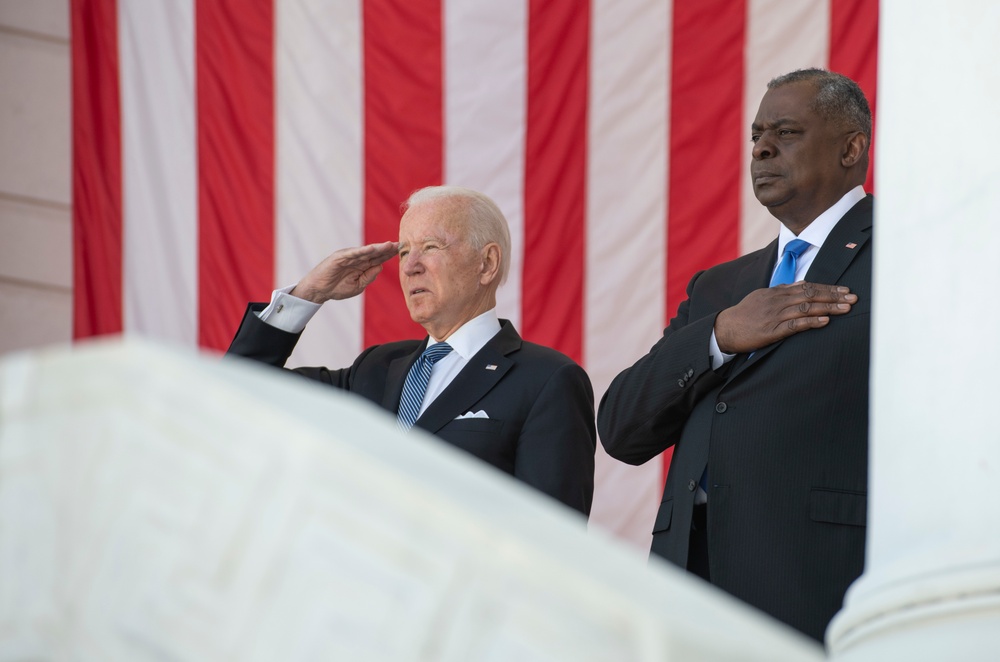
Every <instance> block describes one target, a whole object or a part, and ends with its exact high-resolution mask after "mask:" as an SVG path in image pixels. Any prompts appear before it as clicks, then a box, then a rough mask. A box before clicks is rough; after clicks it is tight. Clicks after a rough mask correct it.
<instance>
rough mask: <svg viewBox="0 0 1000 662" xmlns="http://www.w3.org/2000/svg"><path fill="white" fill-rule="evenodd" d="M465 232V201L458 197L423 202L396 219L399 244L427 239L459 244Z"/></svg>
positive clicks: (467, 224)
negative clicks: (457, 242) (397, 221)
mask: <svg viewBox="0 0 1000 662" xmlns="http://www.w3.org/2000/svg"><path fill="white" fill-rule="evenodd" d="M468 233H469V223H468V202H467V201H466V200H463V199H461V198H432V199H430V200H424V201H422V202H420V203H418V204H416V205H413V206H412V207H410V208H409V209H407V210H406V212H405V213H404V214H403V217H402V218H401V219H399V241H401V242H404V243H405V242H412V241H420V240H424V239H429V238H435V239H444V240H448V241H452V242H454V241H461V240H464V239H466V238H467V236H468Z"/></svg>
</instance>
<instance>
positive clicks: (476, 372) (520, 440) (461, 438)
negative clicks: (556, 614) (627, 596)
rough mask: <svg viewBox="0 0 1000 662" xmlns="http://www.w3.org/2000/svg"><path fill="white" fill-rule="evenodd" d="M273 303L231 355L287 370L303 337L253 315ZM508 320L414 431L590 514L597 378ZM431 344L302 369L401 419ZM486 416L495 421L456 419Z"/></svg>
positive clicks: (249, 323)
mask: <svg viewBox="0 0 1000 662" xmlns="http://www.w3.org/2000/svg"><path fill="white" fill-rule="evenodd" d="M264 307H265V304H262V303H256V304H250V306H248V308H247V311H246V313H245V314H244V316H243V321H242V323H241V324H240V328H239V330H238V331H237V333H236V337H235V338H234V339H233V342H232V344H231V345H230V346H229V350H228V352H227V355H231V356H242V357H246V358H250V359H253V360H256V361H261V362H263V363H267V364H269V365H273V366H277V367H282V366H284V365H285V361H287V360H288V357H289V355H291V353H292V350H293V349H294V348H295V344H296V343H297V342H298V339H299V334H292V333H287V332H285V331H282V330H280V329H277V328H275V327H273V326H270V325H268V324H265V323H264V322H262V321H261V320H260V318H258V317H257V315H256V314H254V313H255V312H258V311H260V310H263V309H264ZM500 323H501V328H500V331H499V332H498V333H497V335H496V336H494V337H493V338H492V339H491V340H490V341H489V342H488V343H486V345H485V346H484V347H483V348H482V349H481V350H479V352H478V353H477V354H476V355H475V356H474V357H472V359H470V361H469V363H468V365H466V367H465V368H463V369H462V371H461V372H460V373H459V374H458V375H457V376H456V377H455V379H454V381H452V383H451V384H449V385H448V387H447V388H446V389H445V390H444V391H443V392H442V393H441V395H439V396H438V397H437V398H436V399H435V400H434V402H433V403H431V405H430V406H429V407H428V408H427V410H426V411H425V412H424V413H423V414H422V415H421V416H420V418H418V419H417V421H416V423H415V425H416V426H417V427H420V428H423V429H424V430H427V431H428V432H431V433H433V434H434V435H436V436H438V437H440V438H441V439H443V440H444V441H446V442H448V443H450V444H452V445H454V446H457V447H459V448H461V449H463V450H465V451H467V452H469V453H471V454H473V455H475V456H476V457H478V458H480V459H482V460H483V461H485V462H487V463H489V464H491V465H493V466H495V467H496V468H498V469H500V470H501V471H503V472H505V473H508V474H510V475H512V476H514V477H515V478H517V479H518V480H521V481H522V482H524V483H527V484H528V485H531V486H532V487H535V488H537V489H539V490H540V491H542V492H544V493H545V494H548V495H550V496H552V497H553V498H555V499H557V500H559V501H561V502H562V503H564V504H566V505H567V506H569V507H570V508H573V509H575V510H578V511H580V512H581V513H583V514H584V515H587V514H589V513H590V505H591V502H592V500H593V494H594V450H595V447H596V444H597V440H596V431H595V425H594V391H593V388H592V386H591V384H590V378H589V377H588V376H587V373H586V372H584V370H583V368H581V367H580V366H579V365H577V364H576V363H575V362H573V360H571V359H570V358H569V357H567V356H565V355H563V354H561V353H559V352H557V351H555V350H553V349H550V348H548V347H543V346H541V345H536V344H534V343H530V342H525V341H524V340H522V339H521V336H520V335H519V334H518V333H517V331H516V330H515V329H514V327H513V325H512V324H511V323H510V322H509V321H508V320H500ZM426 345H427V339H426V338H425V339H424V340H403V341H399V342H393V343H386V344H384V345H376V346H374V347H369V348H368V349H366V350H365V351H364V352H362V353H361V355H360V356H359V357H358V358H357V359H356V360H355V361H354V364H353V365H351V366H350V367H349V368H344V369H340V370H331V369H328V368H296V369H295V370H294V372H296V373H298V374H300V375H303V376H304V377H308V378H309V379H313V380H316V381H318V382H321V383H324V384H327V385H329V386H333V387H335V388H339V389H343V390H346V391H350V392H352V393H356V394H358V395H360V396H361V397H363V398H366V399H368V400H371V401H372V402H374V403H375V404H377V405H379V406H380V407H382V408H383V409H386V410H387V411H389V412H391V413H392V414H393V415H395V414H396V412H397V411H398V410H399V400H400V398H401V397H402V393H403V382H404V381H405V380H406V375H407V373H408V372H409V370H410V367H411V366H412V365H413V363H414V362H415V361H416V360H417V357H419V356H420V354H421V352H423V350H424V348H425V347H426ZM487 366H491V367H490V368H487ZM479 410H484V411H486V412H487V414H488V415H489V418H488V419H487V418H465V419H461V420H455V419H456V417H458V416H461V415H462V414H465V413H466V412H469V411H479Z"/></svg>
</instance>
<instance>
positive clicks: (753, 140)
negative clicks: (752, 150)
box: [750, 133, 760, 143]
mask: <svg viewBox="0 0 1000 662" xmlns="http://www.w3.org/2000/svg"><path fill="white" fill-rule="evenodd" d="M758 140H760V134H759V133H755V134H753V135H752V136H750V142H752V143H755V142H757V141H758Z"/></svg>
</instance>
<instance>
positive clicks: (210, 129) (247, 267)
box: [195, 0, 274, 349]
mask: <svg viewBox="0 0 1000 662" xmlns="http://www.w3.org/2000/svg"><path fill="white" fill-rule="evenodd" d="M195 24H196V33H195V39H196V46H195V49H196V55H195V62H196V65H195V66H196V70H197V74H196V75H197V94H198V175H199V177H198V215H199V227H198V272H199V274H198V282H199V285H198V322H199V324H198V344H199V345H201V346H202V347H209V348H213V349H225V348H226V346H228V345H229V341H230V340H231V339H232V336H233V333H234V331H235V329H236V326H237V325H238V324H239V319H240V317H241V316H242V313H243V309H244V307H245V305H246V301H250V300H253V301H260V300H267V299H268V298H269V296H270V292H271V290H272V288H273V287H274V102H273V99H274V73H273V71H274V66H273V61H274V58H273V49H274V36H273V11H272V2H271V1H270V0H253V1H249V0H197V8H196V17H195Z"/></svg>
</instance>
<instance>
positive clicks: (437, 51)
mask: <svg viewBox="0 0 1000 662" xmlns="http://www.w3.org/2000/svg"><path fill="white" fill-rule="evenodd" d="M441 20H442V19H441V1H440V0H365V3H364V17H363V23H364V98H365V114H364V126H365V138H364V141H365V147H364V149H365V183H364V188H365V191H364V217H365V219H364V223H365V229H364V232H365V242H366V243H372V242H380V241H390V240H395V239H396V238H397V237H399V206H400V203H402V202H403V201H404V200H406V198H407V197H409V195H410V193H412V192H413V191H415V190H416V189H418V188H422V187H424V186H431V185H436V184H440V183H441V181H442V177H443V176H444V175H443V173H444V146H443V145H444V129H443V123H444V120H443V114H444V111H443V101H442V99H443V86H444V83H443V78H444V73H443V72H444V69H443V61H442V37H443V28H442V24H441ZM424 335H425V333H424V331H423V329H421V328H420V327H419V326H417V325H416V324H414V323H413V322H412V321H410V315H409V313H408V312H407V310H406V304H405V302H404V301H403V296H402V294H401V292H400V289H399V262H398V260H395V259H394V260H391V261H390V262H388V263H386V265H385V269H384V270H383V271H382V274H381V275H380V276H379V277H378V279H376V281H375V282H374V283H372V284H371V285H370V286H369V287H368V288H367V289H366V290H365V303H364V344H365V346H366V347H367V346H369V345H373V344H378V343H384V342H389V341H393V340H399V339H401V338H421V337H423V336H424Z"/></svg>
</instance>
